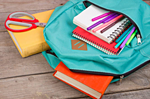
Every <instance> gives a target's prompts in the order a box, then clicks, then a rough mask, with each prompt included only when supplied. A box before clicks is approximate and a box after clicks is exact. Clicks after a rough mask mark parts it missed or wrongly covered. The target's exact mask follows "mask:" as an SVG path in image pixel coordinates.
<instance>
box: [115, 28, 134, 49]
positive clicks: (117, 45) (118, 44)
mask: <svg viewBox="0 0 150 99" xmlns="http://www.w3.org/2000/svg"><path fill="white" fill-rule="evenodd" d="M131 31H132V29H131V30H130V31H129V32H128V33H127V34H126V35H125V36H124V37H123V39H121V40H120V41H119V43H117V44H116V45H115V48H118V47H119V46H120V45H121V43H122V42H123V41H124V40H125V39H126V37H127V36H128V35H129V33H130V32H131Z"/></svg>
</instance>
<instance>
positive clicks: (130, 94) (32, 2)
mask: <svg viewBox="0 0 150 99" xmlns="http://www.w3.org/2000/svg"><path fill="white" fill-rule="evenodd" d="M67 1H68V0H1V2H0V16H1V17H0V99H66V98H67V99H91V98H90V97H88V96H86V95H85V94H83V93H81V92H79V91H77V90H76V89H74V88H72V87H70V86H68V85H67V84H65V83H63V82H61V81H59V80H58V79H56V78H54V77H53V76H52V74H53V72H54V70H53V69H52V68H51V67H50V66H49V64H48V63H47V61H46V60H45V58H44V57H43V55H42V54H41V53H40V54H36V55H33V56H30V57H27V58H22V57H21V56H20V54H19V52H18V50H17V48H16V47H15V45H14V43H13V41H12V40H11V38H10V36H9V34H8V33H7V32H6V29H5V28H4V21H5V20H6V17H7V16H8V14H9V13H11V12H14V11H26V12H29V13H37V12H42V11H46V10H50V9H54V8H55V7H57V6H59V5H63V4H64V3H66V2H67ZM145 2H146V3H147V4H149V5H150V1H149V0H145ZM149 71H150V66H149V65H148V66H146V67H144V68H142V69H141V70H139V71H137V72H135V73H134V74H132V75H130V76H129V77H127V78H125V79H124V80H123V82H122V84H121V85H117V84H116V83H113V84H110V85H109V87H108V89H107V90H106V92H105V94H104V97H103V99H149V97H150V96H149V94H150V72H149Z"/></svg>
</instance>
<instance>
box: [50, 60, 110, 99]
mask: <svg viewBox="0 0 150 99" xmlns="http://www.w3.org/2000/svg"><path fill="white" fill-rule="evenodd" d="M55 70H56V71H55V73H54V74H53V76H54V77H56V78H57V79H59V80H61V81H63V82H65V83H67V84H68V85H70V86H72V87H74V88H75V89H77V90H79V91H81V92H83V93H85V94H86V95H88V96H90V97H92V98H93V99H100V98H101V97H102V96H103V94H104V92H105V90H106V88H107V87H108V85H109V84H110V82H111V80H112V79H113V76H101V75H91V74H83V73H74V72H71V71H70V70H69V69H68V68H67V67H66V66H65V65H64V64H63V63H62V62H60V63H59V64H58V66H57V67H56V68H55Z"/></svg>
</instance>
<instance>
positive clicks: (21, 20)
mask: <svg viewBox="0 0 150 99" xmlns="http://www.w3.org/2000/svg"><path fill="white" fill-rule="evenodd" d="M14 13H18V12H13V13H11V14H9V15H8V17H7V19H6V21H5V27H6V29H8V30H9V31H12V32H24V31H28V30H31V29H33V28H36V27H37V26H36V25H35V23H37V22H39V21H38V20H37V19H36V18H35V17H33V16H32V15H31V14H29V13H27V14H29V15H30V16H32V17H33V18H34V19H22V18H13V17H10V16H11V15H12V14H14ZM22 13H26V12H22ZM14 15H15V14H14ZM8 20H10V21H14V23H15V22H22V23H27V24H31V26H30V27H29V28H25V29H12V28H10V27H9V26H8V25H7V24H6V22H7V21H8Z"/></svg>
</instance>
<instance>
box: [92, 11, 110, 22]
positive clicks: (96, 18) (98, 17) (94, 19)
mask: <svg viewBox="0 0 150 99" xmlns="http://www.w3.org/2000/svg"><path fill="white" fill-rule="evenodd" d="M112 13H113V12H108V13H104V14H102V15H100V16H97V17H95V18H93V19H92V21H96V20H98V19H100V18H103V17H105V16H108V15H110V14H112Z"/></svg>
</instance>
